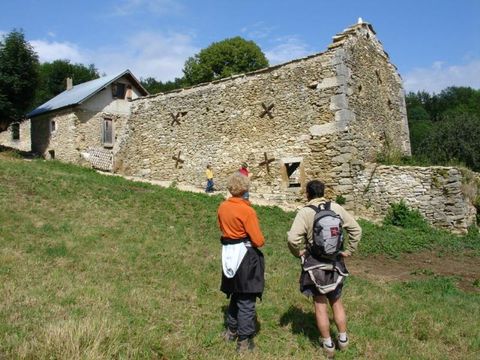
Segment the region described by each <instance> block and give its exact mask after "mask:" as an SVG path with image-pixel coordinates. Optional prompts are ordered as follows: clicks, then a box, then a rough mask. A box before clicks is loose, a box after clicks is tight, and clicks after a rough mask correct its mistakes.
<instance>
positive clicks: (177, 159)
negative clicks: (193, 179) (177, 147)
mask: <svg viewBox="0 0 480 360" xmlns="http://www.w3.org/2000/svg"><path fill="white" fill-rule="evenodd" d="M181 153H182V152H181V151H179V152H178V155H177V156H175V155H173V156H172V159H173V160H175V169H176V168H178V163H180V164H183V163H184V162H185V160H182V159H181V158H180V154H181Z"/></svg>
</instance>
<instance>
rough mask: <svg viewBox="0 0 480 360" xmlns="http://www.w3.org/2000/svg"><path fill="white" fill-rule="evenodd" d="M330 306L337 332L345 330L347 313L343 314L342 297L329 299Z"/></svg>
mask: <svg viewBox="0 0 480 360" xmlns="http://www.w3.org/2000/svg"><path fill="white" fill-rule="evenodd" d="M330 306H331V307H332V311H333V320H335V324H336V325H337V329H338V332H339V333H345V332H347V315H346V314H345V308H344V307H343V302H342V299H336V300H331V301H330Z"/></svg>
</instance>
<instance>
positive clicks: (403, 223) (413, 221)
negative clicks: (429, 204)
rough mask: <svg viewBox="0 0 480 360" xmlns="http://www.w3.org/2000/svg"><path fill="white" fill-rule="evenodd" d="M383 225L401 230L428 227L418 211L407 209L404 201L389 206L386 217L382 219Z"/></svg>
mask: <svg viewBox="0 0 480 360" xmlns="http://www.w3.org/2000/svg"><path fill="white" fill-rule="evenodd" d="M383 224H384V225H395V226H400V227H403V228H425V227H428V224H427V222H426V220H425V219H424V218H423V216H422V214H420V212H419V211H418V210H413V209H410V208H409V207H408V205H407V204H406V203H405V201H404V200H400V202H399V203H393V204H390V208H389V209H388V212H387V215H386V216H385V218H384V219H383Z"/></svg>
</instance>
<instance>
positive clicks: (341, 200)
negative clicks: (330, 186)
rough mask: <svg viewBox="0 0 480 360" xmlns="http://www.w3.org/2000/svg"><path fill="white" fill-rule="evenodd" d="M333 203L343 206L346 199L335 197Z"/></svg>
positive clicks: (340, 196) (339, 196)
mask: <svg viewBox="0 0 480 360" xmlns="http://www.w3.org/2000/svg"><path fill="white" fill-rule="evenodd" d="M335 202H336V203H337V204H339V205H345V203H346V202H347V199H345V197H344V196H342V195H337V196H336V198H335Z"/></svg>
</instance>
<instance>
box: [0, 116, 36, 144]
mask: <svg viewBox="0 0 480 360" xmlns="http://www.w3.org/2000/svg"><path fill="white" fill-rule="evenodd" d="M0 145H3V146H7V147H10V148H13V149H18V150H21V151H30V150H31V138H30V121H29V120H24V121H22V122H15V123H12V124H10V126H9V127H8V128H7V130H6V131H2V132H0Z"/></svg>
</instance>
